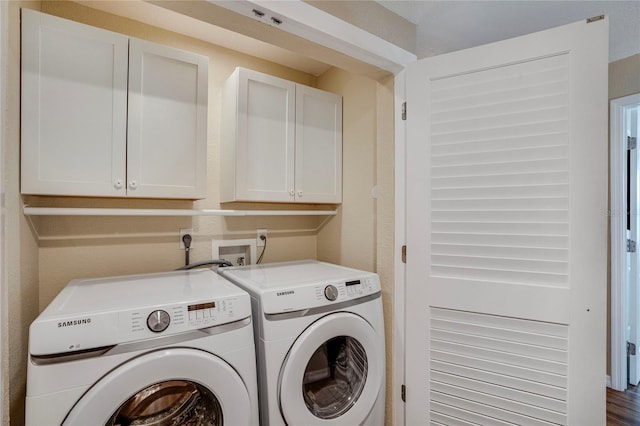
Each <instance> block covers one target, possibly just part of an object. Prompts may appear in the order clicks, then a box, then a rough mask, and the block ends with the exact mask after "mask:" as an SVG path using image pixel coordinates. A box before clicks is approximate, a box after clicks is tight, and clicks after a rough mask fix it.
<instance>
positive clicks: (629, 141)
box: [627, 136, 638, 149]
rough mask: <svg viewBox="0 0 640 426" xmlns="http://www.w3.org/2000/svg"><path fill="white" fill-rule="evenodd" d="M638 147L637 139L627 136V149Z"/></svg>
mask: <svg viewBox="0 0 640 426" xmlns="http://www.w3.org/2000/svg"><path fill="white" fill-rule="evenodd" d="M637 146H638V139H637V138H635V137H633V136H627V149H636V147H637Z"/></svg>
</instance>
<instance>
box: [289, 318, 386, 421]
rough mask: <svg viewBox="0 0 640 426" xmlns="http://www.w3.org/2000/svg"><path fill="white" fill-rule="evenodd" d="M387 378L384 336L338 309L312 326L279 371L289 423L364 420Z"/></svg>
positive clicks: (294, 344)
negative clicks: (385, 375) (384, 378)
mask: <svg viewBox="0 0 640 426" xmlns="http://www.w3.org/2000/svg"><path fill="white" fill-rule="evenodd" d="M383 377H384V336H382V335H378V334H377V333H376V332H375V330H374V329H373V327H371V325H370V324H369V323H368V322H367V321H365V320H364V319H363V318H362V317H360V316H358V315H355V314H351V313H346V312H338V313H333V314H329V315H327V316H325V317H322V318H320V319H319V320H317V321H316V322H314V323H313V324H311V325H310V326H309V327H308V328H307V329H306V330H305V331H304V332H302V334H300V336H299V337H298V339H297V340H296V341H295V342H294V343H293V345H292V346H291V349H290V350H289V353H288V355H287V358H286V359H285V361H284V364H283V367H282V370H281V372H280V386H279V403H280V410H281V412H282V415H283V417H284V420H285V422H286V423H287V424H292V425H306V426H311V425H334V424H335V425H338V424H340V425H344V424H349V425H351V424H353V425H356V424H362V423H363V422H365V421H366V420H367V418H368V416H369V414H370V413H371V411H372V409H373V407H374V406H375V403H376V401H377V399H378V395H379V393H380V392H384V389H381V383H382V379H383Z"/></svg>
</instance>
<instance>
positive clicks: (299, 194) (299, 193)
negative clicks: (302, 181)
mask: <svg viewBox="0 0 640 426" xmlns="http://www.w3.org/2000/svg"><path fill="white" fill-rule="evenodd" d="M298 197H302V189H301V190H299V191H298Z"/></svg>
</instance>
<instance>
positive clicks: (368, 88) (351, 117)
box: [318, 68, 376, 271]
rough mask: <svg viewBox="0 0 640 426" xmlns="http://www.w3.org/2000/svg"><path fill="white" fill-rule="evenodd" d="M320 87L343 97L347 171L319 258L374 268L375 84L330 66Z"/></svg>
mask: <svg viewBox="0 0 640 426" xmlns="http://www.w3.org/2000/svg"><path fill="white" fill-rule="evenodd" d="M318 87H320V88H322V89H325V90H328V91H331V92H335V93H338V94H341V95H342V96H343V103H342V115H343V127H342V135H343V145H342V158H343V162H344V164H343V173H344V174H345V178H344V180H343V184H342V205H341V206H340V207H339V208H338V216H337V217H335V218H334V219H333V220H331V221H328V222H327V223H326V224H325V225H324V226H323V227H322V230H321V231H320V232H319V233H318V258H319V259H322V260H324V261H327V262H334V263H341V264H343V265H346V266H350V267H352V268H358V269H364V270H367V271H374V270H375V255H374V252H375V200H374V199H373V197H372V194H371V190H372V189H373V187H374V185H375V184H376V180H375V173H376V170H375V149H376V82H375V81H373V80H370V79H368V78H366V77H361V76H357V75H353V74H349V73H347V72H345V71H342V70H339V69H336V68H333V69H331V70H329V71H327V72H326V73H325V74H323V75H322V76H320V77H319V79H318ZM347 176H349V177H348V178H347Z"/></svg>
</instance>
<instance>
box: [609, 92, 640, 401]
mask: <svg viewBox="0 0 640 426" xmlns="http://www.w3.org/2000/svg"><path fill="white" fill-rule="evenodd" d="M637 104H640V93H638V94H635V95H629V96H625V97H622V98H617V99H612V100H611V101H610V103H609V105H610V110H609V114H610V116H609V117H610V120H609V132H610V133H609V149H610V155H609V157H610V180H611V188H610V190H611V193H610V194H611V195H610V196H611V202H610V203H611V205H610V207H609V217H610V221H611V232H610V234H611V240H610V244H611V329H610V336H611V343H610V348H611V383H610V384H608V385H610V387H611V388H612V389H615V390H618V391H623V390H625V389H626V388H627V350H626V334H625V323H626V318H627V315H628V312H627V307H626V302H627V294H626V291H625V284H626V276H627V271H626V268H627V264H626V254H627V250H626V230H627V226H626V211H627V208H628V206H627V197H626V193H627V166H626V163H627V147H626V140H625V137H624V136H625V135H624V134H623V129H624V128H625V127H626V117H625V115H626V111H627V109H628V108H630V107H631V106H635V105H637Z"/></svg>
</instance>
